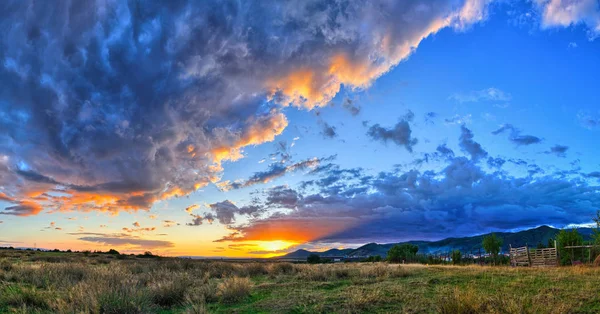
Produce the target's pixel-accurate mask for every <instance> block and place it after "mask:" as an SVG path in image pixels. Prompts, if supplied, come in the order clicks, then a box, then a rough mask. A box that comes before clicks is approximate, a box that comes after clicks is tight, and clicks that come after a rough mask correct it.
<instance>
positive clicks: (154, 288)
mask: <svg viewBox="0 0 600 314" xmlns="http://www.w3.org/2000/svg"><path fill="white" fill-rule="evenodd" d="M188 287H189V282H188V281H187V280H185V279H183V278H174V279H172V280H163V281H161V282H157V283H154V284H152V285H151V286H150V293H151V295H152V302H154V304H157V305H160V306H163V307H168V306H173V305H179V304H181V303H183V301H184V299H185V293H186V291H187V288H188Z"/></svg>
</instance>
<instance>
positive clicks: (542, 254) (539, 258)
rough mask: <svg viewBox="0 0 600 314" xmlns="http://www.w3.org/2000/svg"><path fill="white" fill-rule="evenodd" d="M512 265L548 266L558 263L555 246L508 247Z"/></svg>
mask: <svg viewBox="0 0 600 314" xmlns="http://www.w3.org/2000/svg"><path fill="white" fill-rule="evenodd" d="M510 264H511V265H512V266H532V267H548V266H557V265H558V252H557V250H556V248H546V249H530V248H528V247H527V246H523V247H519V248H513V247H512V246H511V248H510Z"/></svg>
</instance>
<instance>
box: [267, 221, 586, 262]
mask: <svg viewBox="0 0 600 314" xmlns="http://www.w3.org/2000/svg"><path fill="white" fill-rule="evenodd" d="M577 231H579V233H580V234H581V235H582V236H583V239H584V240H586V241H587V240H590V239H591V235H592V234H593V231H592V229H591V228H579V229H577ZM558 232H560V229H556V228H552V227H549V226H541V227H537V228H533V229H528V230H523V231H519V232H494V233H495V234H496V236H498V237H500V238H502V240H503V245H502V251H503V252H508V249H509V246H510V245H512V246H513V247H520V246H525V245H529V246H530V247H536V246H537V245H538V244H543V245H547V244H548V240H550V239H554V238H556V235H557V234H558ZM487 235H489V233H488V234H482V235H478V236H472V237H462V238H447V239H443V240H439V241H408V242H400V243H387V244H377V243H368V244H365V245H363V246H361V247H359V248H356V249H343V250H339V249H331V250H328V251H325V252H310V251H307V250H297V251H294V252H291V253H288V254H286V255H283V256H280V257H278V258H289V259H292V258H293V259H305V258H307V257H308V256H309V255H310V254H317V255H319V256H322V257H327V256H372V255H373V256H374V255H380V256H385V255H386V254H387V251H388V250H389V249H390V248H391V247H392V246H394V245H396V244H405V243H407V244H412V245H416V246H418V247H419V253H426V254H443V253H448V252H449V251H452V250H460V251H461V252H463V254H468V253H473V254H478V253H479V250H481V252H482V253H483V252H484V250H483V248H482V247H481V242H482V241H483V238H484V237H485V236H487Z"/></svg>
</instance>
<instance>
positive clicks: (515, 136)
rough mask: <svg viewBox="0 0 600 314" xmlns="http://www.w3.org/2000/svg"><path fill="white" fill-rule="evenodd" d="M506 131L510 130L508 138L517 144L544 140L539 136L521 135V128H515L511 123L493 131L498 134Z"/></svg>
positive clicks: (535, 142)
mask: <svg viewBox="0 0 600 314" xmlns="http://www.w3.org/2000/svg"><path fill="white" fill-rule="evenodd" d="M505 132H509V134H510V135H509V137H508V139H509V140H510V141H511V142H513V143H515V144H516V145H531V144H539V143H541V142H542V139H541V138H539V137H537V136H533V135H521V130H519V129H517V128H515V127H514V126H512V125H511V124H505V125H503V126H501V127H500V128H499V129H497V130H496V131H493V132H492V134H493V135H498V134H501V133H505Z"/></svg>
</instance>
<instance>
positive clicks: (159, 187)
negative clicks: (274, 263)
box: [0, 0, 600, 256]
mask: <svg viewBox="0 0 600 314" xmlns="http://www.w3.org/2000/svg"><path fill="white" fill-rule="evenodd" d="M5 5H9V4H5ZM386 6H387V5H384V4H379V5H364V4H361V3H360V1H348V2H345V1H343V2H342V3H338V4H334V3H329V2H321V1H316V2H315V3H309V2H307V3H286V2H284V3H279V4H277V5H272V6H268V5H266V4H265V3H254V2H248V3H245V4H237V3H231V4H229V5H225V4H223V3H212V2H207V3H205V4H201V5H196V4H193V3H190V4H186V3H185V1H184V2H182V3H177V4H176V5H174V7H173V8H170V9H168V10H163V9H164V8H161V6H160V5H159V4H152V5H147V7H145V8H144V12H145V13H146V15H144V16H138V15H136V14H135V13H133V10H131V8H129V7H127V4H115V5H107V6H106V7H102V8H94V7H93V6H92V5H90V6H89V7H82V8H76V9H73V10H69V8H68V7H67V5H65V6H62V7H57V8H54V9H53V10H54V12H55V13H56V14H57V15H58V16H62V17H65V16H68V17H70V19H69V21H71V22H69V23H70V24H69V23H67V24H66V26H65V25H61V24H60V23H58V22H57V20H55V19H51V18H48V16H47V13H45V12H44V11H45V10H47V9H45V8H43V5H36V8H35V10H33V11H32V12H33V13H31V12H30V13H26V12H25V8H26V6H25V5H24V4H19V3H17V4H15V5H14V8H15V10H4V11H5V13H3V14H4V15H5V16H3V21H4V22H3V27H5V29H10V30H11V31H9V32H7V34H5V35H2V37H1V43H2V45H0V49H1V51H0V58H2V59H3V60H4V62H3V64H4V66H3V68H2V69H0V80H2V81H3V82H4V83H5V86H6V88H5V91H4V92H2V93H0V131H2V132H3V133H4V135H0V175H1V176H0V213H1V214H2V215H0V221H1V222H2V223H1V224H0V245H3V244H5V245H15V246H26V247H31V246H34V245H37V246H38V247H47V248H54V247H58V248H63V249H67V248H75V249H107V248H110V247H117V248H118V249H121V250H125V251H131V252H137V251H145V250H152V251H155V252H159V253H161V254H168V255H207V256H209V255H210V256H215V255H216V256H271V255H275V254H281V253H283V252H286V251H290V250H293V249H297V248H299V247H306V248H313V249H323V248H328V247H346V246H353V245H358V244H362V243H366V242H391V241H402V240H412V239H440V238H444V237H447V236H466V235H471V234H478V233H484V232H490V231H503V230H516V229H525V228H531V227H536V226H539V225H542V224H549V225H553V226H556V227H564V226H567V225H570V224H586V223H589V222H591V218H592V216H593V215H594V213H595V210H596V209H597V208H598V207H599V206H600V189H599V185H598V183H599V181H598V180H599V178H600V174H599V173H598V172H599V171H600V169H599V168H600V162H598V159H597V158H596V156H598V155H599V154H600V146H598V145H595V143H596V142H597V138H598V132H599V129H600V99H599V97H600V96H598V92H597V88H596V85H597V79H596V76H597V73H599V72H600V71H599V70H600V59H599V58H598V56H599V55H600V54H599V52H600V46H599V43H598V39H596V37H597V36H598V34H600V7H599V4H598V3H597V1H589V0H579V1H572V2H565V1H559V0H552V1H531V2H529V1H483V0H468V1H436V2H418V1H416V2H414V3H402V4H393V5H390V6H389V7H386ZM100 9H101V10H100ZM27 14H29V15H27ZM192 16H198V18H197V19H194V18H191V17H192ZM78 17H79V18H81V17H87V18H84V19H78ZM399 17H402V18H401V19H400V18H399ZM19 19H24V20H25V22H24V23H22V24H18V23H16V21H17V20H19ZM263 20H265V21H271V22H264V23H263V22H260V21H263ZM332 21H336V22H335V23H334V22H332ZM261 23H263V24H261ZM65 29H66V30H68V31H61V30H65ZM21 37H23V38H25V39H23V40H21V39H16V38H21ZM407 47H408V48H407ZM411 47H412V48H411Z"/></svg>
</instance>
